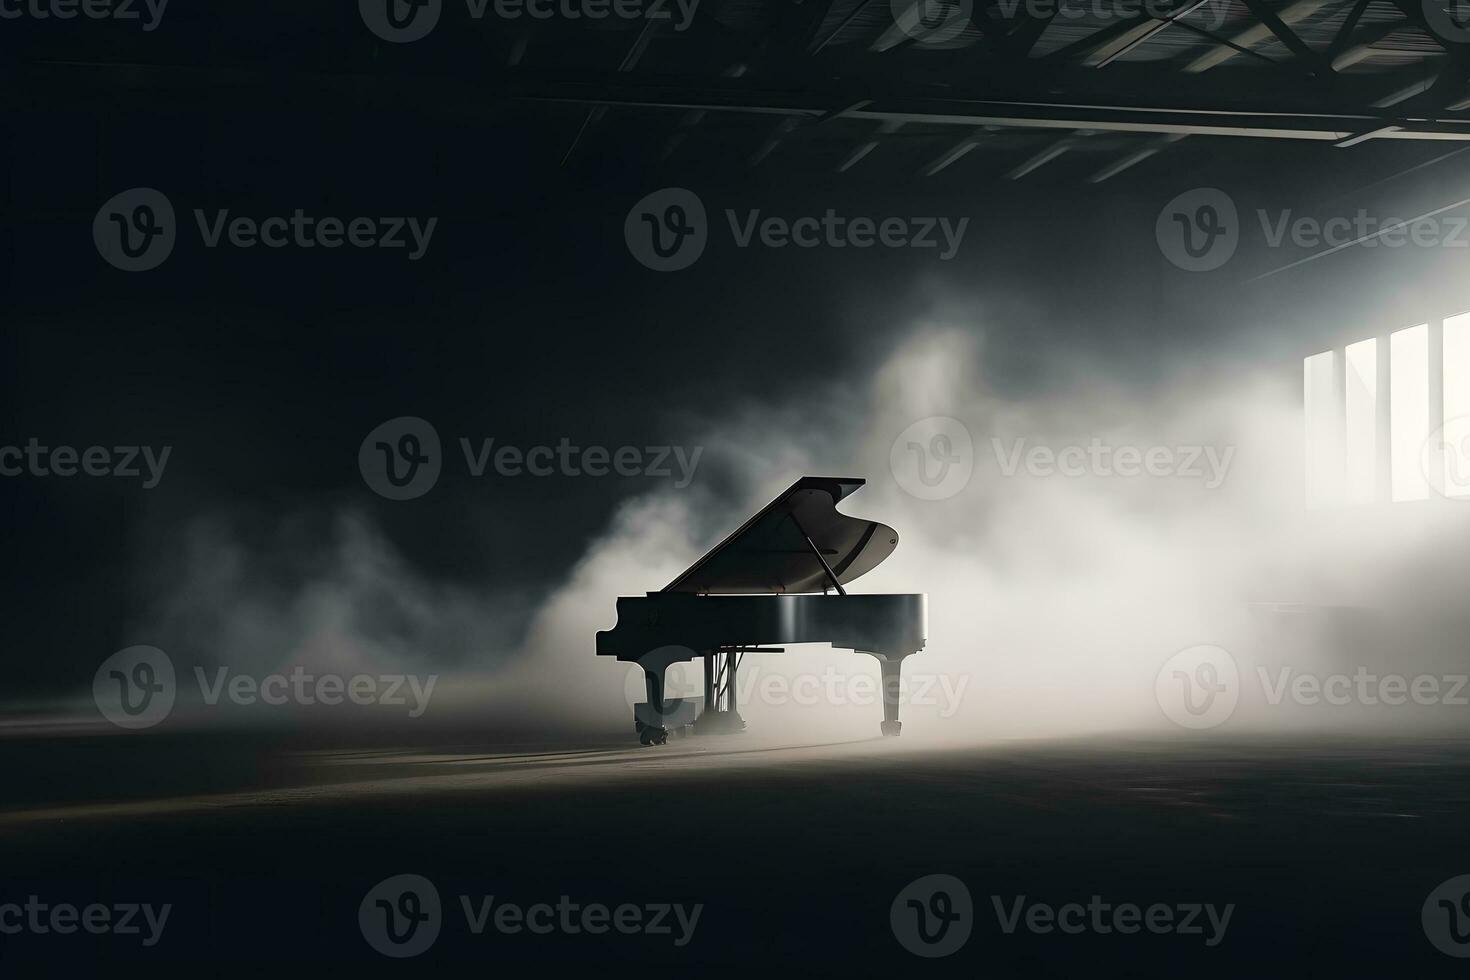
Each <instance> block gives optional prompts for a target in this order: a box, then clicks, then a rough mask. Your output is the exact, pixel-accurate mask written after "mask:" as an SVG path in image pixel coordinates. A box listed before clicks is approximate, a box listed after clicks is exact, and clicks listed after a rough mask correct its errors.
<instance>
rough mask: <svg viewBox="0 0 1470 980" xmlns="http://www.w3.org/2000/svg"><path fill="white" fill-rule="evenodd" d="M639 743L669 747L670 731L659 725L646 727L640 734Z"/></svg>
mask: <svg viewBox="0 0 1470 980" xmlns="http://www.w3.org/2000/svg"><path fill="white" fill-rule="evenodd" d="M638 741H639V743H640V744H642V745H667V744H668V741H669V730H668V729H667V728H661V727H659V726H658V725H644V726H643V728H642V729H641V730H640V731H639V732H638Z"/></svg>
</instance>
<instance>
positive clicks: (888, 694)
mask: <svg viewBox="0 0 1470 980" xmlns="http://www.w3.org/2000/svg"><path fill="white" fill-rule="evenodd" d="M878 664H879V667H880V669H881V670H882V672H883V724H882V726H881V728H882V731H883V734H884V735H890V736H892V735H897V734H898V733H899V732H900V731H902V730H903V724H902V722H900V721H899V720H898V694H899V683H898V679H899V672H900V671H901V670H902V669H903V659H902V658H899V659H897V660H887V659H885V658H883V657H879V658H878Z"/></svg>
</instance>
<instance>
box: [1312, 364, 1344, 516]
mask: <svg viewBox="0 0 1470 980" xmlns="http://www.w3.org/2000/svg"><path fill="white" fill-rule="evenodd" d="M1302 409H1303V411H1302V416H1303V419H1304V420H1305V423H1306V424H1305V431H1304V433H1303V435H1304V437H1305V439H1306V446H1305V448H1306V452H1305V454H1304V455H1305V458H1306V466H1307V469H1306V490H1307V506H1308V507H1311V508H1317V507H1326V506H1330V505H1331V504H1333V503H1335V502H1336V501H1337V500H1338V499H1340V497H1341V488H1342V397H1341V395H1340V394H1339V392H1338V385H1337V355H1336V354H1335V353H1334V352H1333V351H1330V350H1329V351H1323V352H1322V353H1320V354H1313V355H1312V356H1311V357H1308V358H1305V359H1304V360H1303V361H1302Z"/></svg>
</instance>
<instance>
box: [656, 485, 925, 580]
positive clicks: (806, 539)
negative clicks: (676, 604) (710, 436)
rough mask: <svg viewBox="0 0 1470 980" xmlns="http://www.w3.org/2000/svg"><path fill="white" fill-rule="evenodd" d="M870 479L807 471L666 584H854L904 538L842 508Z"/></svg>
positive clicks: (890, 552) (875, 522) (889, 529)
mask: <svg viewBox="0 0 1470 980" xmlns="http://www.w3.org/2000/svg"><path fill="white" fill-rule="evenodd" d="M866 482H867V481H866V480H862V479H858V478H856V477H822V476H804V477H802V478H801V479H800V480H797V481H796V482H795V483H793V484H792V485H791V486H790V487H788V488H787V489H786V490H785V491H783V492H782V493H781V495H780V496H779V497H777V498H776V499H775V500H773V501H771V502H770V503H769V504H767V505H766V506H765V507H763V508H761V511H760V513H758V514H756V515H755V516H754V517H752V518H751V519H750V520H748V521H746V522H745V523H744V524H743V525H741V527H740V528H739V530H737V531H735V533H733V534H731V535H730V536H729V537H727V538H726V539H725V540H724V541H721V542H720V543H719V544H718V545H716V546H715V547H714V548H713V549H711V550H710V552H709V553H708V554H706V555H705V556H704V557H703V558H701V559H699V561H697V562H695V563H694V564H693V565H691V566H690V567H689V569H688V570H686V571H685V572H684V573H683V574H682V575H680V576H679V577H678V578H676V579H674V581H672V582H670V583H669V584H668V585H667V586H665V587H664V591H665V592H701V593H715V594H726V595H729V594H734V595H750V594H758V593H772V592H821V591H823V590H824V589H830V588H832V578H833V576H835V577H836V579H837V581H838V582H840V583H842V584H843V585H846V584H847V583H848V582H851V581H852V580H853V579H855V578H857V577H858V576H859V575H862V574H863V573H865V572H868V571H871V570H872V569H873V568H875V567H877V565H878V564H879V563H880V562H882V561H883V559H885V558H887V557H888V556H889V555H890V554H892V553H893V549H894V548H895V547H897V546H898V532H896V531H894V530H893V528H891V527H888V526H887V525H886V524H879V523H878V522H877V521H867V520H862V519H860V518H856V517H848V516H847V515H846V514H839V513H838V512H837V503H838V501H840V500H842V499H843V498H844V497H846V496H847V495H848V494H850V493H852V492H853V491H854V490H856V489H857V488H858V487H861V486H862V485H863V484H864V483H866ZM813 547H815V549H816V552H814V551H813ZM817 553H820V555H821V557H820V558H818V557H817Z"/></svg>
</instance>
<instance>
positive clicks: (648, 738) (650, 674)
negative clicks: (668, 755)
mask: <svg viewBox="0 0 1470 980" xmlns="http://www.w3.org/2000/svg"><path fill="white" fill-rule="evenodd" d="M667 667H668V665H667V664H658V665H656V666H653V665H648V664H645V665H643V685H644V691H645V692H646V693H647V695H648V703H649V704H650V705H651V706H652V707H653V710H654V711H655V712H656V713H657V715H658V717H659V718H660V719H662V718H663V716H664V671H665V670H666V669H667ZM634 727H636V728H637V729H638V741H639V742H641V743H643V744H644V745H663V744H665V743H666V742H668V740H669V730H668V729H667V728H665V727H664V726H662V725H646V724H644V723H643V722H641V721H637V720H636V719H635V726H634Z"/></svg>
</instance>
